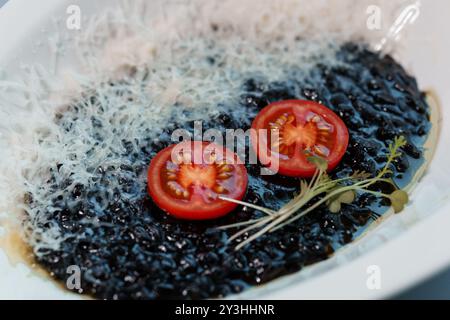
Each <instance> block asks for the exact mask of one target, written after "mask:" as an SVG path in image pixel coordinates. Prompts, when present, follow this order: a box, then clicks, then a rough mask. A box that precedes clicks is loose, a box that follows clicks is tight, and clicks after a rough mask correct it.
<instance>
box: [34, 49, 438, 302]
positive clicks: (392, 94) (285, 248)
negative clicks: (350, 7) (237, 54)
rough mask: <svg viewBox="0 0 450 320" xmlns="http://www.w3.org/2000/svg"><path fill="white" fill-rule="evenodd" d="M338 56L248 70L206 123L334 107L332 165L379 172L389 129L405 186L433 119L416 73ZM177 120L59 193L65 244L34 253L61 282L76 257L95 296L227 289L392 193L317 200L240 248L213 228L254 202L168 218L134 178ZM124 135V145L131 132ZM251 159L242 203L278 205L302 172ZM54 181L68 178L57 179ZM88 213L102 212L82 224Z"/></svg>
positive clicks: (368, 216)
mask: <svg viewBox="0 0 450 320" xmlns="http://www.w3.org/2000/svg"><path fill="white" fill-rule="evenodd" d="M338 59H339V60H341V61H343V62H346V65H345V66H338V67H329V66H326V65H320V64H318V65H317V66H316V67H315V68H314V69H312V70H311V72H310V74H309V76H308V77H307V80H306V81H304V80H302V81H299V80H298V79H296V77H295V72H292V73H290V74H288V75H286V79H285V81H283V82H276V83H267V82H264V80H262V79H259V78H256V77H255V78H251V79H247V80H246V81H245V82H244V83H242V87H243V92H244V93H243V94H242V96H241V104H240V106H239V108H241V109H240V111H242V110H245V113H243V112H239V113H236V114H234V113H233V112H231V113H229V112H228V113H222V114H220V115H219V116H216V117H213V118H212V119H211V120H210V122H209V123H206V124H205V123H204V124H203V126H204V129H205V130H206V129H207V128H208V127H210V128H215V129H222V130H223V131H225V129H238V128H242V129H244V130H246V129H248V128H249V127H250V124H251V121H252V120H253V118H254V117H255V115H256V114H257V113H258V111H259V110H261V109H262V108H263V107H265V106H266V105H267V104H269V103H271V102H275V101H279V100H284V99H308V100H313V101H317V102H320V103H322V104H324V105H326V106H327V107H329V108H330V109H332V110H333V111H335V112H336V113H337V114H338V115H339V116H340V117H341V118H342V119H343V121H344V122H345V123H346V125H347V126H348V129H349V131H350V144H349V148H348V150H347V152H346V154H345V156H344V158H343V161H342V162H341V164H340V165H339V166H338V167H337V168H336V169H335V170H334V171H333V173H332V176H334V177H343V176H346V175H348V174H350V173H352V172H353V171H355V170H363V171H366V172H368V173H371V174H373V175H375V174H376V172H377V171H378V170H379V169H380V168H382V167H383V165H384V164H385V160H386V159H385V155H386V154H387V153H388V149H387V147H388V145H389V143H390V142H391V141H392V139H393V138H394V137H395V136H398V135H404V136H405V137H406V138H407V140H408V145H407V146H406V147H405V148H404V149H403V151H404V155H403V156H402V157H401V158H400V160H398V161H397V162H396V163H395V166H394V167H393V168H392V169H393V172H394V174H393V178H394V179H395V181H396V183H397V184H398V185H399V186H400V187H403V186H405V185H407V184H408V183H409V182H410V180H411V178H412V175H413V174H414V173H415V171H416V170H417V169H418V168H419V166H420V165H421V164H422V163H423V157H422V152H423V150H422V146H423V144H424V142H425V139H426V137H427V133H428V131H429V129H430V123H429V108H428V105H427V103H426V101H425V95H424V94H423V93H422V92H421V91H420V90H419V89H418V86H417V83H416V80H415V79H414V78H413V77H411V76H409V75H408V74H407V73H406V71H405V70H404V69H403V68H402V67H401V66H400V65H399V64H398V63H397V62H395V61H394V60H393V59H392V58H391V57H390V56H380V55H378V54H375V53H373V52H370V51H368V50H366V49H365V48H363V47H360V46H357V45H354V44H347V45H345V46H343V47H342V48H341V50H340V52H339V53H338ZM212 67H214V65H212ZM92 99H95V96H94V97H92ZM226 103H227V102H226V101H225V102H224V105H225V104H226ZM219 108H220V106H219ZM73 110H78V111H77V113H75V114H76V115H77V117H80V118H83V117H85V116H86V115H85V114H83V107H82V106H77V105H76V104H75V105H74V106H73ZM73 110H72V111H73ZM71 114H74V113H73V112H72V113H71ZM242 114H246V115H247V116H246V117H243V116H242ZM86 121H89V120H86ZM70 122H71V119H70V117H69V118H67V117H63V118H62V119H59V120H58V124H59V125H61V126H63V127H65V128H67V130H70V126H69V125H68V124H69V123H70ZM177 127H179V128H187V129H189V128H191V129H192V127H193V124H192V123H176V124H175V125H174V126H171V128H167V129H166V130H165V131H164V132H161V135H160V138H159V139H158V141H157V142H154V141H152V140H150V139H149V138H148V137H141V139H140V140H139V141H138V143H139V146H140V147H141V148H140V152H137V153H136V152H134V151H133V150H134V149H133V148H131V147H130V148H129V152H126V153H125V154H124V155H123V157H124V159H128V160H130V163H132V165H126V164H125V163H124V164H123V165H121V166H118V167H112V168H101V169H102V177H101V179H100V180H99V181H98V182H97V184H96V186H93V187H92V186H91V187H86V186H82V185H79V186H77V188H76V189H75V190H74V191H73V192H72V194H71V195H69V196H68V197H71V199H70V200H71V201H76V202H77V206H76V208H73V207H69V206H67V205H66V204H65V203H66V200H67V199H60V200H58V201H59V202H58V203H54V206H56V207H58V208H59V210H58V211H57V212H56V213H53V216H52V217H51V218H52V219H53V220H54V221H56V222H57V223H58V225H59V227H60V229H61V231H62V233H63V234H67V235H71V236H74V235H75V237H72V238H70V240H67V241H64V242H63V243H62V245H61V248H60V250H58V251H51V252H47V253H46V254H45V255H43V256H41V257H39V258H37V260H38V262H39V264H41V265H42V266H43V267H45V268H46V269H47V270H48V271H50V272H52V274H54V277H55V278H56V279H58V280H61V281H65V279H66V278H67V273H66V271H67V267H68V266H70V265H78V266H80V267H81V269H82V286H83V290H84V293H87V294H90V295H92V296H94V297H96V298H102V299H103V298H106V299H113V298H114V299H125V298H131V299H172V298H186V299H201V298H211V297H224V296H227V295H230V294H234V293H239V292H241V291H243V290H245V289H246V288H248V287H251V286H255V285H259V284H262V283H265V282H268V281H270V280H272V279H274V278H277V277H280V276H282V275H286V274H290V273H293V272H297V271H299V270H301V269H302V268H303V267H304V266H306V265H310V264H313V263H315V262H318V261H321V260H324V259H327V258H328V257H329V256H330V255H332V254H333V253H334V252H335V251H336V250H337V249H338V248H340V247H341V246H343V245H345V244H347V243H349V242H351V241H352V240H353V239H354V238H355V237H357V236H358V235H359V234H361V232H363V231H364V230H365V229H366V228H367V227H368V226H369V225H370V223H371V222H372V221H374V220H376V219H377V218H378V217H379V216H381V215H382V214H383V212H385V211H386V208H387V205H388V203H386V202H384V201H382V200H379V199H375V198H374V197H373V196H370V195H369V196H367V195H363V196H359V197H358V198H357V200H356V201H355V202H354V203H353V204H351V205H345V206H343V207H342V211H341V212H340V213H339V214H333V213H330V212H329V211H328V210H327V209H326V208H325V207H321V208H318V209H317V210H315V211H314V212H312V213H311V214H309V215H307V216H306V217H304V218H303V219H300V220H299V221H297V222H295V223H293V224H291V225H289V226H286V227H284V228H283V229H281V230H279V231H277V232H274V233H270V234H266V235H264V236H262V237H260V238H259V239H257V240H256V241H254V242H253V243H252V244H250V245H247V246H246V247H244V248H243V249H241V250H240V251H235V250H234V245H233V244H229V243H227V239H228V238H229V237H230V235H231V233H232V232H233V231H219V230H217V228H216V227H217V226H221V225H225V224H229V223H234V222H239V221H245V220H248V219H251V218H254V217H259V216H260V215H261V213H258V212H255V211H254V210H252V209H249V208H243V207H239V208H238V209H237V210H236V211H235V212H232V213H231V214H229V215H228V216H227V217H225V218H222V219H220V220H216V221H210V222H185V221H179V220H175V219H173V218H171V217H170V216H168V215H167V214H165V213H164V212H162V211H161V210H159V209H158V208H157V207H156V206H155V205H154V203H153V202H152V200H151V199H150V197H149V196H148V195H147V191H146V184H145V182H143V181H142V179H139V176H141V175H142V173H143V172H145V171H146V170H147V166H148V163H149V161H150V159H151V158H152V157H154V156H155V155H156V153H157V152H158V151H160V150H162V149H163V148H164V147H166V146H168V145H170V144H172V143H173V142H172V141H171V139H170V137H171V132H172V131H173V129H175V128H177ZM122 143H123V145H124V147H125V149H126V148H127V145H128V146H129V145H130V143H131V142H130V141H126V140H123V141H122ZM247 170H248V173H249V187H248V191H247V195H246V197H245V199H244V200H245V201H246V202H251V203H254V204H257V205H262V206H265V207H268V208H279V207H281V206H282V205H283V204H285V203H286V202H287V201H289V199H290V198H291V197H292V196H293V195H294V194H295V193H296V192H298V186H299V181H298V180H297V179H293V178H288V177H282V176H278V175H275V176H264V177H263V176H261V175H260V166H259V165H247ZM53 174H54V175H58V172H53ZM66 185H67V184H66ZM59 187H60V188H64V187H65V185H64V183H61V185H60V186H59ZM100 187H103V188H104V187H108V188H113V189H114V195H113V197H112V198H111V199H109V206H108V208H107V210H99V209H98V208H97V207H96V206H95V201H96V200H95V198H96V197H99V196H102V195H101V194H100V193H99V192H98V189H97V188H100ZM377 189H379V190H383V191H386V192H389V191H392V190H391V189H390V187H388V186H386V185H378V186H377ZM32 205H33V204H32ZM42 210H45V208H42ZM85 217H91V218H97V219H98V221H100V222H102V223H99V224H98V225H96V226H95V225H92V224H86V225H85V224H83V222H82V221H83V219H84V218H85ZM43 228H45V226H43ZM240 241H242V239H240ZM238 242H239V241H238Z"/></svg>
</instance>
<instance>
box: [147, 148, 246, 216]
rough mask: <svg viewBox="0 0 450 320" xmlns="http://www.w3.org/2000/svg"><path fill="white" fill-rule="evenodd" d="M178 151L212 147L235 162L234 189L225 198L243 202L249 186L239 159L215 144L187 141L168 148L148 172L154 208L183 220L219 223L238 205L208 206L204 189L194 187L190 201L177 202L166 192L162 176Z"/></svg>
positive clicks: (220, 203)
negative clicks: (219, 220)
mask: <svg viewBox="0 0 450 320" xmlns="http://www.w3.org/2000/svg"><path fill="white" fill-rule="evenodd" d="M194 143H195V146H194ZM176 147H181V148H183V147H186V148H188V149H189V148H192V150H198V148H201V150H203V148H206V147H212V148H214V150H217V153H218V154H220V156H222V157H223V159H227V160H228V161H230V163H231V161H233V164H230V165H232V166H233V168H234V169H233V177H232V181H231V183H233V188H229V189H230V190H229V193H227V194H223V196H224V197H227V198H230V199H235V200H242V199H243V198H244V196H245V193H246V190H247V184H248V177H247V170H246V168H245V166H244V165H243V164H241V163H240V162H238V160H239V159H238V157H237V155H236V154H235V153H233V152H231V151H230V150H228V149H226V148H225V147H222V146H218V145H216V144H214V143H210V142H198V141H196V142H190V141H187V142H182V143H180V144H177V145H171V146H169V147H167V148H165V149H164V150H162V151H160V152H159V153H158V154H157V155H156V156H155V157H154V158H153V159H152V161H151V163H150V166H149V169H148V176H147V179H148V180H147V185H148V192H149V194H150V196H151V197H152V199H153V201H154V202H155V204H156V205H157V206H158V207H159V208H161V209H162V210H163V211H165V212H167V213H168V214H170V215H172V216H174V217H176V218H179V219H184V220H210V219H217V218H220V217H223V216H225V215H226V214H228V213H230V212H231V211H233V210H234V209H235V208H236V207H237V206H238V205H237V204H235V203H232V202H229V201H224V200H221V199H217V198H216V199H214V200H213V201H211V202H209V203H207V202H206V201H205V199H204V195H203V194H202V188H200V187H199V186H193V187H192V189H193V191H192V196H191V198H190V199H189V200H186V199H177V198H175V197H173V195H171V194H169V193H168V192H167V190H166V189H165V188H164V184H165V183H167V181H164V179H163V177H162V174H161V172H162V170H163V168H164V166H165V165H166V164H167V162H168V160H170V159H171V155H172V151H173V150H174V148H176ZM194 152H196V151H194ZM205 165H206V164H205ZM231 189H232V190H231Z"/></svg>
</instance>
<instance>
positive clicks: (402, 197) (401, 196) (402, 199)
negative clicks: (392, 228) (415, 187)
mask: <svg viewBox="0 0 450 320" xmlns="http://www.w3.org/2000/svg"><path fill="white" fill-rule="evenodd" d="M389 199H390V200H391V206H392V208H394V211H395V213H399V212H402V211H403V209H404V208H405V205H406V204H407V203H408V201H409V197H408V194H407V193H406V192H405V191H403V190H396V191H394V192H393V193H392V194H391V195H390V196H389Z"/></svg>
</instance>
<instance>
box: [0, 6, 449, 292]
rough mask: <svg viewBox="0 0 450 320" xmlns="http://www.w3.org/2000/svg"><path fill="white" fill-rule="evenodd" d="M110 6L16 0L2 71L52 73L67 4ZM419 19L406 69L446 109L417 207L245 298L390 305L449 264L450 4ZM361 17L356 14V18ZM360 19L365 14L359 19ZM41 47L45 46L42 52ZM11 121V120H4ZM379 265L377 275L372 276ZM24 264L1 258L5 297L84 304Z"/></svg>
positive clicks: (0, 288)
mask: <svg viewBox="0 0 450 320" xmlns="http://www.w3.org/2000/svg"><path fill="white" fill-rule="evenodd" d="M112 2H113V1H105V0H96V1H95V2H93V1H88V0H85V1H84V0H79V1H62V0H45V1H44V0H41V1H27V0H13V1H10V2H8V3H7V4H6V5H5V6H4V7H3V8H2V9H1V10H0V39H2V45H1V46H0V65H1V66H3V67H4V68H5V69H6V70H7V71H8V72H9V73H11V72H12V73H14V71H17V70H20V66H21V64H22V63H33V62H36V63H41V64H42V65H44V66H45V67H49V68H50V67H52V64H54V61H50V59H49V58H48V57H49V54H48V48H47V47H46V46H45V45H42V44H43V43H45V42H46V41H47V39H48V36H49V34H52V33H53V32H54V31H55V30H54V29H55V25H54V21H53V17H65V15H66V12H65V10H66V8H67V6H68V5H69V4H72V3H78V4H79V5H80V6H81V7H82V8H83V14H87V15H89V14H91V13H93V12H96V11H98V10H102V8H104V7H105V6H106V5H111V3H112ZM422 2H423V3H422V8H421V9H422V10H421V16H420V17H419V19H418V20H417V22H416V24H414V26H412V28H413V29H414V30H413V32H412V36H411V37H410V38H408V40H407V42H406V50H404V51H403V52H404V54H403V55H402V62H403V63H404V64H405V65H406V66H407V68H408V69H409V70H411V71H412V72H413V73H414V75H415V76H417V78H418V80H419V84H420V86H421V88H423V89H427V88H432V89H434V90H435V91H436V92H437V94H438V96H439V98H440V100H441V104H442V106H443V112H442V123H443V125H442V132H441V140H440V141H441V143H440V146H439V147H438V149H437V152H436V154H435V157H434V159H433V161H432V163H431V167H430V169H429V171H428V173H427V174H426V176H425V177H424V179H423V181H422V182H421V183H420V184H419V185H418V187H417V188H416V189H415V191H414V192H413V194H412V199H413V201H412V203H411V204H410V205H409V207H408V208H407V210H406V211H405V212H403V213H402V214H401V215H397V216H392V217H390V218H388V219H387V220H385V221H383V222H382V223H380V224H379V225H377V226H376V227H375V228H374V229H373V230H371V231H370V232H369V233H368V234H367V235H366V236H364V237H363V238H362V239H360V240H358V241H356V242H354V243H353V244H351V245H349V246H347V247H345V248H344V249H343V250H341V251H339V252H338V253H336V254H335V255H334V256H333V257H332V258H331V259H329V260H327V261H324V262H321V263H318V264H316V265H314V266H311V267H308V268H306V269H305V270H303V271H301V272H299V273H297V274H294V275H291V276H287V277H283V278H281V279H278V280H276V281H274V282H272V283H270V284H268V285H266V286H264V287H262V288H257V289H253V290H250V291H248V292H246V293H244V294H243V295H241V296H239V297H245V298H275V299H282V298H284V299H315V298H325V299H327V298H352V299H360V298H369V299H373V298H386V297H389V296H391V295H392V294H394V293H397V292H398V291H400V290H404V289H406V288H407V287H409V286H412V285H414V284H415V283H417V282H418V281H420V280H422V279H424V278H425V277H427V276H429V275H431V274H433V273H436V272H438V271H439V270H441V269H442V268H445V267H446V266H448V265H450V251H449V250H448V246H447V244H448V243H450V233H449V232H448V227H449V226H450V215H449V214H448V213H449V211H450V198H449V196H450V169H449V168H448V164H449V163H450V152H449V151H448V150H447V149H448V148H446V146H445V142H446V141H449V137H450V126H449V125H448V124H449V123H450V122H449V120H450V119H449V116H450V113H449V112H447V110H446V109H447V106H450V91H449V90H448V88H449V87H450V80H449V78H448V74H447V73H448V72H447V71H448V70H450V60H449V59H448V57H449V56H450V41H449V40H450V39H449V34H448V32H446V30H448V29H449V28H450V21H449V20H448V19H447V16H446V13H447V12H449V10H450V3H449V2H448V1H446V0H434V1H429V0H425V1H422ZM355 14H357V13H355ZM359 14H365V13H364V12H361V13H359ZM39 43H40V45H39ZM0 121H7V119H0ZM371 266H375V269H371V268H370V267H371ZM371 270H372V271H373V270H378V271H379V272H380V276H381V278H380V280H381V288H378V289H377V288H375V289H374V288H371V287H370V286H368V285H367V281H368V279H369V277H370V274H369V273H370V272H369V273H368V271H371ZM78 297H79V296H77V295H75V294H71V293H68V292H66V291H64V290H63V289H61V288H60V287H58V286H57V285H55V284H54V283H53V282H51V281H48V280H47V279H45V278H43V277H40V276H37V275H35V274H34V273H33V272H31V271H30V269H29V268H28V267H27V266H26V265H22V264H18V265H12V264H10V263H9V261H8V259H7V258H6V256H5V254H4V253H2V252H1V251H0V298H3V299H13V298H24V299H31V298H40V299H52V298H78Z"/></svg>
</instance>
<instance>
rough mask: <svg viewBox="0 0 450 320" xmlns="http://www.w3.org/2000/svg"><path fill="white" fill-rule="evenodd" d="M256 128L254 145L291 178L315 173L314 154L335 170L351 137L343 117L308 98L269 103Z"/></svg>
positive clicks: (265, 159)
mask: <svg viewBox="0 0 450 320" xmlns="http://www.w3.org/2000/svg"><path fill="white" fill-rule="evenodd" d="M252 129H253V130H252V136H251V137H252V139H251V140H252V146H253V148H254V150H255V152H256V154H257V155H258V158H259V160H260V161H261V162H262V163H263V164H264V165H268V166H269V165H270V166H272V167H275V168H278V173H280V174H282V175H285V176H291V177H302V178H309V177H312V176H313V174H314V172H315V170H316V167H315V166H314V165H313V164H311V163H309V162H308V161H307V157H308V156H310V155H316V156H320V157H323V158H325V159H326V160H327V161H328V170H333V169H334V168H335V167H336V166H337V165H338V164H339V162H340V161H341V159H342V157H343V156H344V154H345V151H346V150H347V146H348V140H349V134H348V129H347V127H346V126H345V124H344V122H343V121H342V120H341V118H339V117H338V116H337V115H336V114H335V113H334V112H333V111H331V110H330V109H328V108H327V107H325V106H323V105H321V104H318V103H316V102H312V101H305V100H285V101H280V102H275V103H272V104H270V105H268V106H267V107H265V108H264V109H262V110H261V112H260V113H259V114H258V115H257V116H256V118H255V119H254V121H253V123H252ZM261 129H264V130H265V131H261ZM261 132H262V133H261ZM274 134H275V135H274ZM273 137H275V139H272V138H273ZM272 140H274V141H272ZM274 164H276V165H275V166H274Z"/></svg>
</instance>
